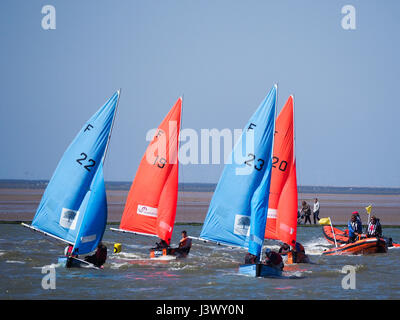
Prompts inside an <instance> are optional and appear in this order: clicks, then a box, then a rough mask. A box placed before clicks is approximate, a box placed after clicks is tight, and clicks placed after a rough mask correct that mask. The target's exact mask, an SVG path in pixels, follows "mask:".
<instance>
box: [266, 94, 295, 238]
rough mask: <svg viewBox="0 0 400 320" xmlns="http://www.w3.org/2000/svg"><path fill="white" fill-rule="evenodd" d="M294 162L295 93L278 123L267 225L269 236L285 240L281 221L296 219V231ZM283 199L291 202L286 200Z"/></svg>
mask: <svg viewBox="0 0 400 320" xmlns="http://www.w3.org/2000/svg"><path fill="white" fill-rule="evenodd" d="M294 164H295V161H294V111H293V97H292V96H290V97H289V99H288V100H287V102H286V104H285V105H284V107H283V108H282V110H281V112H280V113H279V116H278V118H277V119H276V124H275V136H274V152H273V161H272V175H271V187H270V196H269V202H268V216H267V225H266V228H265V238H266V239H278V240H282V241H284V240H283V239H282V238H283V237H284V238H286V235H285V231H284V230H283V229H286V227H283V226H281V225H279V223H284V224H285V225H286V226H287V225H293V223H295V228H294V229H295V230H294V234H295V233H296V226H297V184H296V169H295V168H294ZM293 168H294V169H293ZM293 174H294V180H295V181H294V186H293V177H291V175H293ZM290 179H291V180H290ZM284 199H285V201H290V202H291V203H290V204H288V203H286V204H283V201H284ZM292 202H293V204H292ZM289 207H290V208H292V207H293V209H291V210H294V212H292V211H287V210H288V208H289ZM293 217H294V218H293ZM288 219H289V220H290V221H291V219H294V222H290V223H289V221H288ZM289 232H290V230H289ZM285 242H286V241H285ZM289 244H291V243H289Z"/></svg>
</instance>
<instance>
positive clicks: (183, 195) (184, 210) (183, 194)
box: [178, 93, 186, 216]
mask: <svg viewBox="0 0 400 320" xmlns="http://www.w3.org/2000/svg"><path fill="white" fill-rule="evenodd" d="M184 96H185V94H184V93H182V96H181V99H182V104H181V123H180V130H179V137H178V141H179V140H180V136H181V132H182V124H183V99H184ZM180 146H181V145H180V143H179V148H178V161H179V150H180ZM178 163H179V164H180V161H179V162H178ZM180 171H181V175H182V198H181V199H182V211H183V216H186V208H185V182H184V180H185V179H184V177H183V164H181V170H180ZM178 186H179V180H178ZM178 189H179V188H178Z"/></svg>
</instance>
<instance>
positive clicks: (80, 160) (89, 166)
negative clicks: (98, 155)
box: [76, 152, 96, 172]
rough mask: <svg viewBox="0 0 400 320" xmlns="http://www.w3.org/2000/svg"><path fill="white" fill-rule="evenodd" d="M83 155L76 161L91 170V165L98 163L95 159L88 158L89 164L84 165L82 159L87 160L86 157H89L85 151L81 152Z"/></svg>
mask: <svg viewBox="0 0 400 320" xmlns="http://www.w3.org/2000/svg"><path fill="white" fill-rule="evenodd" d="M81 157H82V158H79V159H76V162H78V163H79V164H80V165H81V166H83V167H84V168H85V169H86V170H87V171H89V172H90V168H91V167H94V165H95V164H96V161H94V160H93V159H89V160H87V162H88V163H89V164H86V165H84V163H82V161H86V159H87V154H86V153H84V152H82V153H81Z"/></svg>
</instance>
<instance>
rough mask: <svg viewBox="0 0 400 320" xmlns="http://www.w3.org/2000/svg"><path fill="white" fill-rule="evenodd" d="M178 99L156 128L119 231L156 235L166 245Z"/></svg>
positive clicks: (172, 208) (172, 211)
mask: <svg viewBox="0 0 400 320" xmlns="http://www.w3.org/2000/svg"><path fill="white" fill-rule="evenodd" d="M181 109H182V99H181V98H179V99H178V101H177V102H176V103H175V105H174V106H173V108H172V109H171V110H170V112H169V113H168V114H167V116H166V117H165V119H164V120H163V121H162V122H161V124H160V126H159V127H158V129H157V131H156V133H155V135H154V138H153V140H152V141H151V142H150V144H149V146H148V147H147V150H146V153H145V154H144V156H143V158H142V160H141V162H140V165H139V168H138V170H137V173H136V177H135V179H134V180H133V183H132V186H131V189H130V191H129V194H128V198H127V201H126V205H125V209H124V212H123V214H122V219H121V223H120V229H122V230H127V231H133V232H139V233H145V234H149V235H157V236H158V237H159V238H160V239H162V240H165V241H166V242H167V243H168V244H169V243H170V241H171V235H172V231H173V228H174V222H175V215H176V206H177V200H178V136H179V131H180V122H181Z"/></svg>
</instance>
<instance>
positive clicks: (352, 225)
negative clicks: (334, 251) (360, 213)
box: [347, 214, 362, 243]
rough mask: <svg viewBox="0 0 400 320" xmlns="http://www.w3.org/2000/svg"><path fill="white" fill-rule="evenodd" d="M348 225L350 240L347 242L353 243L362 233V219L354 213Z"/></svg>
mask: <svg viewBox="0 0 400 320" xmlns="http://www.w3.org/2000/svg"><path fill="white" fill-rule="evenodd" d="M347 227H348V229H349V240H348V242H347V243H352V242H354V241H356V240H357V237H358V236H359V235H361V234H362V224H361V220H358V219H357V216H356V215H355V214H352V215H351V218H350V221H349V223H348V225H347Z"/></svg>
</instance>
